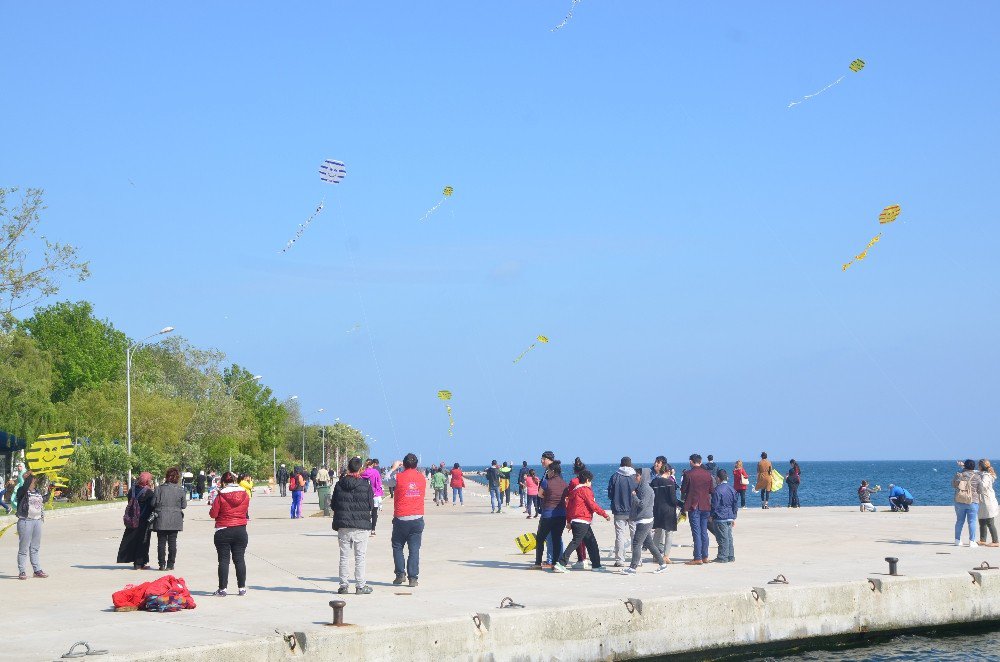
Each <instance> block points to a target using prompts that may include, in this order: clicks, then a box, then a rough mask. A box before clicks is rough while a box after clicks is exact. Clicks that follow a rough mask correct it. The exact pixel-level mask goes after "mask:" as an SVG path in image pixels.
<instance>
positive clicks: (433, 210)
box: [420, 186, 455, 221]
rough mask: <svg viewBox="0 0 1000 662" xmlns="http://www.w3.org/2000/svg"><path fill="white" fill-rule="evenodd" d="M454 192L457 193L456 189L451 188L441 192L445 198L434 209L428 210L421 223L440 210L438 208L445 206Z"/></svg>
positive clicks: (445, 188)
mask: <svg viewBox="0 0 1000 662" xmlns="http://www.w3.org/2000/svg"><path fill="white" fill-rule="evenodd" d="M454 192H455V189H454V188H452V187H451V186H445V187H444V189H443V190H442V191H441V194H442V195H444V197H443V198H441V199H440V200H439V201H438V203H437V204H436V205H434V206H433V207H431V208H430V209H428V210H427V212H426V213H425V214H424V215H423V216H421V217H420V220H421V221H426V220H427V217H428V216H430V215H431V214H433V213H434V212H436V211H437V210H438V207H440V206H441V205H443V204H444V203H445V200H447V199H448V198H450V197H451V195H452V194H453V193H454Z"/></svg>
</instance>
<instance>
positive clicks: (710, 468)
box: [705, 455, 719, 489]
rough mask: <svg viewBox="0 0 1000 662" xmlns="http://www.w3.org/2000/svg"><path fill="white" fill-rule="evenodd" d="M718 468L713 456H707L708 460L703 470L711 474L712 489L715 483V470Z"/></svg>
mask: <svg viewBox="0 0 1000 662" xmlns="http://www.w3.org/2000/svg"><path fill="white" fill-rule="evenodd" d="M718 470H719V465H717V464H716V463H715V457H714V456H712V455H709V456H708V462H706V463H705V471H707V472H708V473H709V475H711V476H712V488H713V489H714V488H715V486H716V485H717V483H716V482H715V472H716V471H718Z"/></svg>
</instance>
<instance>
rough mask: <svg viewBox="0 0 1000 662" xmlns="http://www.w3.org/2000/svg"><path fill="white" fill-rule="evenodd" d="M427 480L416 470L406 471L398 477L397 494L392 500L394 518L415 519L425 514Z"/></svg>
mask: <svg viewBox="0 0 1000 662" xmlns="http://www.w3.org/2000/svg"><path fill="white" fill-rule="evenodd" d="M425 494H427V479H426V478H424V475H423V474H422V473H420V472H419V471H417V470H416V469H406V470H405V471H402V472H400V473H399V474H398V475H397V476H396V494H395V496H394V497H393V498H392V510H393V516H394V517H415V516H418V515H419V516H421V517H423V514H424V495H425Z"/></svg>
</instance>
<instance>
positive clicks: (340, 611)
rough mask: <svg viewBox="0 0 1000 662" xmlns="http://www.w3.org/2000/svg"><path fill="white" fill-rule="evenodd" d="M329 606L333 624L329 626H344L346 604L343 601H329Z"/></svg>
mask: <svg viewBox="0 0 1000 662" xmlns="http://www.w3.org/2000/svg"><path fill="white" fill-rule="evenodd" d="M330 606H331V607H333V623H330V625H336V626H341V625H343V624H344V607H346V606H347V603H346V602H344V601H343V600H330Z"/></svg>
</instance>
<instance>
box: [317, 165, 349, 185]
mask: <svg viewBox="0 0 1000 662" xmlns="http://www.w3.org/2000/svg"><path fill="white" fill-rule="evenodd" d="M346 176H347V167H346V166H345V165H344V162H343V161H334V160H333V159H327V160H326V161H323V165H321V166H320V167H319V178H320V179H322V180H323V181H324V182H326V183H327V184H339V183H340V181H341V180H342V179H343V178H344V177H346Z"/></svg>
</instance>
